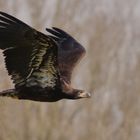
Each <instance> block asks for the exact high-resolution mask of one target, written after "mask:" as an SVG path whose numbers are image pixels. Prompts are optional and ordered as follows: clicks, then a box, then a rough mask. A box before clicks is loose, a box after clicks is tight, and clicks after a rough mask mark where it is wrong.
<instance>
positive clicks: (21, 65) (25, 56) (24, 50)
mask: <svg viewBox="0 0 140 140" xmlns="http://www.w3.org/2000/svg"><path fill="white" fill-rule="evenodd" d="M46 30H47V31H48V32H49V33H50V34H51V35H45V34H43V33H41V32H39V31H37V30H35V29H34V28H32V27H30V26H29V25H27V24H25V23H23V22H22V21H20V20H19V19H17V18H15V17H13V16H11V15H9V14H7V13H4V12H0V49H2V50H3V54H4V57H5V63H6V68H7V70H8V73H9V75H11V78H12V80H13V82H14V84H15V89H9V90H5V91H2V92H0V96H9V97H13V98H18V99H26V100H34V101H42V102H54V101H58V100H60V99H64V98H65V99H80V98H86V97H90V94H89V93H87V92H85V91H83V90H79V89H74V88H72V87H71V74H72V71H73V68H74V67H75V65H76V64H77V62H78V61H79V60H80V59H81V57H82V56H83V55H84V54H85V49H84V48H83V47H82V46H81V45H80V44H79V43H78V42H77V41H76V40H75V39H74V38H73V37H71V36H70V35H69V34H67V33H66V32H64V31H62V30H61V29H58V28H55V27H53V28H52V29H48V28H47V29H46Z"/></svg>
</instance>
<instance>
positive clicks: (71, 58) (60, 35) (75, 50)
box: [46, 27, 86, 83]
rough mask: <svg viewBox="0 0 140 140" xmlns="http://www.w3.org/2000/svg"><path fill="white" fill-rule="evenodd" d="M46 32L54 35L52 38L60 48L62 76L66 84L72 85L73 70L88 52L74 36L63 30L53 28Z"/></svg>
mask: <svg viewBox="0 0 140 140" xmlns="http://www.w3.org/2000/svg"><path fill="white" fill-rule="evenodd" d="M46 30H47V31H48V32H49V33H51V34H52V35H50V37H51V38H53V39H54V40H55V41H56V42H57V44H58V46H59V50H58V57H59V70H60V74H61V76H62V78H63V79H64V80H65V81H66V82H68V83H71V75H72V71H73V68H74V67H75V66H76V64H77V62H79V61H80V59H81V58H82V56H83V55H84V54H85V52H86V51H85V49H84V47H83V46H82V45H80V44H79V43H78V42H77V41H76V40H75V39H74V38H73V37H72V36H70V35H69V34H67V33H66V32H64V31H62V30H61V29H58V28H55V27H53V29H48V28H47V29H46Z"/></svg>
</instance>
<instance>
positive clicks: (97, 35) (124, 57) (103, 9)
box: [0, 0, 140, 140]
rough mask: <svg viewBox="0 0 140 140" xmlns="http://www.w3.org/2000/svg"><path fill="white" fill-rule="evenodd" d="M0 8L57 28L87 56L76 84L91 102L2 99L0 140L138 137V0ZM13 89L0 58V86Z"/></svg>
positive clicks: (24, 0)
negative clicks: (79, 46) (91, 94)
mask: <svg viewBox="0 0 140 140" xmlns="http://www.w3.org/2000/svg"><path fill="white" fill-rule="evenodd" d="M0 10H2V11H5V12H8V13H10V14H12V15H15V16H16V17H18V18H20V19H22V20H24V21H25V22H26V23H28V24H30V25H32V26H33V27H35V28H36V29H38V30H40V31H43V32H44V33H46V32H45V30H44V29H45V27H51V26H56V27H60V28H62V29H64V30H66V31H68V32H69V33H70V34H72V35H73V36H74V37H75V38H76V39H77V40H79V42H81V44H83V46H85V48H86V49H87V55H86V57H85V58H84V59H83V61H82V62H81V63H80V65H79V66H78V67H77V69H76V70H75V73H74V76H73V85H75V86H77V87H79V88H84V89H87V90H89V91H90V92H93V93H94V94H93V96H92V99H90V100H79V101H66V100H63V101H60V102H57V103H37V102H31V101H18V100H13V99H8V98H5V99H4V98H1V99H0V140H25V139H26V140H85V139H87V140H93V139H94V140H139V139H140V97H139V92H140V39H139V38H140V1H139V0H133V1H131V0H114V1H112V0H59V1H58V0H40V1H34V0H0ZM11 87H13V85H12V82H11V81H10V78H9V77H8V75H7V72H6V69H5V67H4V60H3V56H2V55H0V90H4V89H7V88H11Z"/></svg>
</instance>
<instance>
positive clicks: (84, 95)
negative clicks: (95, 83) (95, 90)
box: [78, 92, 91, 98]
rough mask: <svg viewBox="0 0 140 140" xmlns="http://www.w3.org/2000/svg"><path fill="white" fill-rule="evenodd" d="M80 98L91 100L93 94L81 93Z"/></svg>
mask: <svg viewBox="0 0 140 140" xmlns="http://www.w3.org/2000/svg"><path fill="white" fill-rule="evenodd" d="M78 96H79V97H81V98H90V97H91V94H90V93H88V92H81V93H79V95H78Z"/></svg>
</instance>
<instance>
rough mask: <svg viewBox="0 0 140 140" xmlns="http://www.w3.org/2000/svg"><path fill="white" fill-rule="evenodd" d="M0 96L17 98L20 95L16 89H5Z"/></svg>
mask: <svg viewBox="0 0 140 140" xmlns="http://www.w3.org/2000/svg"><path fill="white" fill-rule="evenodd" d="M0 96H3V97H12V98H17V97H18V96H17V92H16V91H15V89H8V90H4V91H2V92H0Z"/></svg>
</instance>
